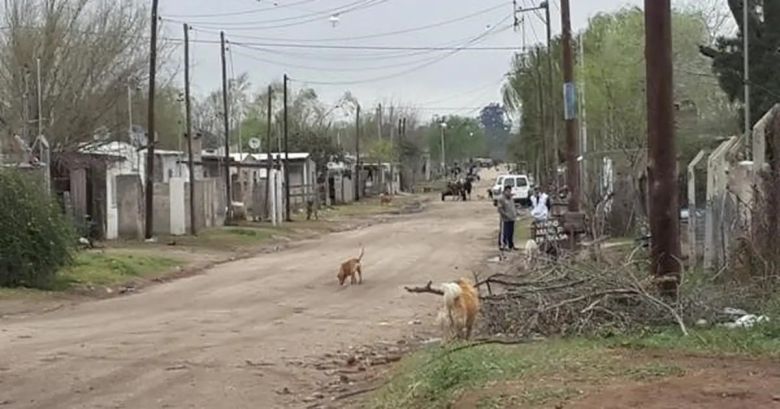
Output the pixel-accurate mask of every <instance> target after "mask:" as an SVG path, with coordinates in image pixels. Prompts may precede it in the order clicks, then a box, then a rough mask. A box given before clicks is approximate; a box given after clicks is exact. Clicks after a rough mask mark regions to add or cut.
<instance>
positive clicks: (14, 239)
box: [0, 169, 75, 288]
mask: <svg viewBox="0 0 780 409" xmlns="http://www.w3.org/2000/svg"><path fill="white" fill-rule="evenodd" d="M42 185H43V184H42V183H40V181H39V180H35V178H34V177H32V176H31V175H24V174H22V173H21V172H19V171H15V170H2V169H0V286H4V287H38V288H40V287H45V286H47V285H48V284H49V283H50V282H51V280H52V279H53V278H54V275H55V274H56V273H57V271H58V270H59V269H60V268H61V267H63V266H64V265H66V264H68V263H69V262H70V261H71V257H72V252H73V250H74V245H75V240H74V239H75V236H74V234H73V229H72V226H71V225H70V224H69V223H68V222H67V220H66V218H65V217H64V216H63V214H62V213H61V212H60V209H59V207H58V206H57V204H56V203H55V202H54V201H52V200H51V198H50V197H49V196H48V195H46V193H45V191H44V189H43V188H42Z"/></svg>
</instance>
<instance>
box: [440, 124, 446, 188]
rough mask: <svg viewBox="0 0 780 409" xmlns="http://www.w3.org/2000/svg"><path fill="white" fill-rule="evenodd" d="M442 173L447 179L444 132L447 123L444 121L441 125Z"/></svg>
mask: <svg viewBox="0 0 780 409" xmlns="http://www.w3.org/2000/svg"><path fill="white" fill-rule="evenodd" d="M440 126H441V172H442V175H443V176H444V177H445V178H446V177H447V159H446V158H445V156H444V152H445V149H444V130H445V129H447V123H446V122H444V121H442V122H441V124H440Z"/></svg>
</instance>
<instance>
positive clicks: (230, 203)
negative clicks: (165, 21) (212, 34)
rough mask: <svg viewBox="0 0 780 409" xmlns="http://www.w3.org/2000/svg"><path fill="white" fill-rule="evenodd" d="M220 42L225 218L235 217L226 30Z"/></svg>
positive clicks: (220, 34) (221, 32) (220, 33)
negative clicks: (231, 176)
mask: <svg viewBox="0 0 780 409" xmlns="http://www.w3.org/2000/svg"><path fill="white" fill-rule="evenodd" d="M219 39H220V44H221V45H222V105H223V107H224V109H223V110H222V111H223V112H222V120H223V121H224V123H225V195H226V198H227V210H226V212H225V220H227V221H231V220H232V219H233V195H232V194H231V192H230V190H231V189H230V121H229V120H228V113H229V112H228V81H227V61H225V49H226V48H227V47H226V45H225V32H224V31H220V32H219Z"/></svg>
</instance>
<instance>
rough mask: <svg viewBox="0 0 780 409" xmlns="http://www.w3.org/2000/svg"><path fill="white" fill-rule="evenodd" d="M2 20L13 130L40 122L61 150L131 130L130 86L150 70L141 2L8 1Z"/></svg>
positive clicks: (8, 118)
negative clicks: (126, 110)
mask: <svg viewBox="0 0 780 409" xmlns="http://www.w3.org/2000/svg"><path fill="white" fill-rule="evenodd" d="M0 25H1V26H4V30H3V31H2V32H0V101H4V104H3V105H5V106H4V107H3V109H2V112H0V114H2V115H3V122H5V123H6V125H7V126H8V128H9V129H11V130H12V131H13V132H20V133H22V132H24V131H25V130H28V129H29V130H28V132H27V135H28V136H29V135H31V134H32V133H33V132H32V129H31V128H30V125H33V126H37V122H38V121H39V120H40V121H42V125H43V129H44V133H45V134H46V135H47V136H48V138H49V140H50V142H51V143H52V146H53V148H54V149H55V150H58V151H67V150H73V149H76V148H77V147H78V146H81V145H82V144H84V143H85V142H89V141H93V136H94V134H95V133H96V130H98V129H108V130H110V131H112V132H114V131H117V130H119V129H122V130H124V129H127V119H126V118H127V116H126V115H123V114H121V113H120V112H119V111H120V109H119V108H120V107H125V106H126V105H125V100H126V95H127V94H126V87H127V86H128V83H129V82H130V81H136V82H137V81H142V80H143V78H144V77H146V75H147V73H146V70H147V67H146V62H147V61H148V60H147V58H148V54H149V49H148V44H147V43H148V42H147V41H146V39H145V38H146V36H147V35H148V27H149V17H148V13H147V8H146V7H145V6H143V5H142V4H141V3H140V0H127V1H121V2H117V1H113V0H4V3H3V10H2V17H0ZM161 48H163V49H165V48H166V46H165V45H162V46H161ZM163 55H164V54H163ZM161 60H162V61H164V60H165V59H164V58H162V59H161ZM38 61H40V87H41V90H40V91H41V102H42V103H41V110H40V111H41V112H38V104H37V101H36V99H37V93H38V88H37V86H38V81H37V78H36V77H37V75H36V74H37V64H38ZM121 132H123V131H121Z"/></svg>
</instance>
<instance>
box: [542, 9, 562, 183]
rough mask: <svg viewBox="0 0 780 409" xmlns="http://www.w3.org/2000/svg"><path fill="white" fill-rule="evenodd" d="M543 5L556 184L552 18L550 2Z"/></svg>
mask: <svg viewBox="0 0 780 409" xmlns="http://www.w3.org/2000/svg"><path fill="white" fill-rule="evenodd" d="M542 7H544V11H545V18H546V22H547V81H548V82H549V84H548V86H549V87H550V91H549V92H550V95H549V96H548V98H547V103H548V104H550V112H551V113H552V115H550V128H549V129H550V131H551V132H552V155H551V156H552V167H553V168H552V174H553V180H552V182H553V186H558V164H559V163H560V160H559V159H558V148H559V147H560V144H559V143H558V121H557V119H556V117H557V116H558V115H559V113H558V112H559V111H558V110H557V109H556V107H555V105H556V104H555V81H554V80H553V57H552V53H553V52H552V19H551V18H550V2H549V1H546V2H544V3H542Z"/></svg>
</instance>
